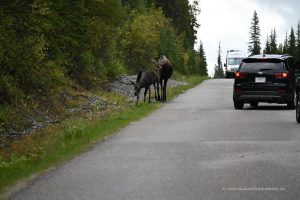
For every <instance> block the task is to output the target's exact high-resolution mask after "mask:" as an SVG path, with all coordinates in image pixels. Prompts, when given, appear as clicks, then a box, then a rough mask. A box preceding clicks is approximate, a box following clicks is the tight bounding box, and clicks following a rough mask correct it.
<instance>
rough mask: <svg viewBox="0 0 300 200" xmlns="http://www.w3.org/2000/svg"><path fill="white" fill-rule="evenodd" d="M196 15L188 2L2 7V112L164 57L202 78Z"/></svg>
mask: <svg viewBox="0 0 300 200" xmlns="http://www.w3.org/2000/svg"><path fill="white" fill-rule="evenodd" d="M199 12H200V9H199V5H198V3H197V1H194V2H193V3H189V1H188V0H174V1H165V0H100V1H99V0H59V1H50V0H9V1H5V0H4V1H0V45H1V46H0V86H1V87H0V104H2V105H3V104H12V103H15V102H16V101H18V100H19V99H26V98H27V97H33V98H34V96H37V95H49V94H50V95H51V94H54V93H56V92H57V91H58V90H59V89H60V88H62V87H64V86H66V85H70V84H72V83H76V84H80V85H82V86H84V87H86V88H91V87H93V86H95V85H99V84H100V85H101V84H103V83H106V82H108V81H110V80H112V79H115V78H116V77H118V76H119V75H122V74H132V73H136V72H137V71H139V70H141V69H152V67H153V66H152V65H151V59H157V58H158V57H159V56H160V55H162V54H164V55H166V56H167V57H168V58H169V59H170V60H171V61H172V64H173V67H174V70H175V71H177V72H179V73H182V74H199V75H207V69H206V65H207V64H206V58H205V52H204V47H203V45H202V43H200V45H199V47H198V49H197V50H194V45H195V43H196V33H197V31H196V30H197V28H198V27H199V24H198V23H197V20H196V16H197V15H198V14H199Z"/></svg>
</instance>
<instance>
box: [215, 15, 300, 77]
mask: <svg viewBox="0 0 300 200" xmlns="http://www.w3.org/2000/svg"><path fill="white" fill-rule="evenodd" d="M249 34H250V37H249V42H248V53H249V54H250V55H257V54H261V53H264V54H290V55H291V56H293V57H294V58H295V62H296V63H298V64H300V21H299V22H298V24H297V30H296V32H295V29H294V28H293V27H291V30H290V32H289V33H288V32H287V31H286V36H285V40H284V42H283V43H278V41H277V32H276V29H275V28H273V29H272V30H271V31H270V34H268V35H267V37H266V43H265V47H264V48H262V47H261V46H262V45H261V41H260V38H261V32H260V26H259V18H258V14H257V12H256V11H254V13H253V17H252V19H251V25H250V31H249ZM220 60H221V47H220V43H219V50H218V60H217V63H218V64H217V65H216V66H215V69H214V78H224V70H223V66H222V63H221V61H220Z"/></svg>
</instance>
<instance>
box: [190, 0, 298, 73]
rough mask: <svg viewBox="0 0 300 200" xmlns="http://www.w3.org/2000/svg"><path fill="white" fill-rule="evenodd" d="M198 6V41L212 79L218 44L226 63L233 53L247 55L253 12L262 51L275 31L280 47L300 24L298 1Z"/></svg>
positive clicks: (209, 1) (233, 0) (204, 1)
mask: <svg viewBox="0 0 300 200" xmlns="http://www.w3.org/2000/svg"><path fill="white" fill-rule="evenodd" d="M199 5H200V9H201V12H200V15H199V16H198V23H200V28H199V30H198V35H197V38H198V40H202V42H203V45H204V50H205V53H206V57H207V63H208V72H209V75H210V76H211V75H212V74H213V71H214V66H215V64H216V63H217V56H218V53H217V51H218V44H219V41H220V42H221V50H222V55H221V56H222V62H223V63H224V62H225V58H226V52H227V50H230V49H238V50H242V51H244V52H245V53H246V54H247V55H248V42H249V36H250V34H249V31H250V25H251V20H252V17H253V13H254V10H256V12H257V14H258V18H259V20H260V22H259V26H260V29H261V47H262V49H263V48H264V47H265V40H266V36H267V34H270V32H271V29H272V28H274V27H275V29H276V31H277V43H283V41H284V38H285V33H286V31H288V34H289V32H290V29H291V27H292V26H293V28H294V29H296V28H297V27H296V25H297V23H298V21H299V20H300V12H299V10H300V1H299V0H284V1H283V0H199ZM195 48H196V49H198V46H196V47H195Z"/></svg>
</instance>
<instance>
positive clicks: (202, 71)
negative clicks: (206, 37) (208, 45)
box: [199, 41, 208, 76]
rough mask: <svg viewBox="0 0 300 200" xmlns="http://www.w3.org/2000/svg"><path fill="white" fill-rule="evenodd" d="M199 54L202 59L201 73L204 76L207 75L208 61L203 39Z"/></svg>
mask: <svg viewBox="0 0 300 200" xmlns="http://www.w3.org/2000/svg"><path fill="white" fill-rule="evenodd" d="M199 56H200V59H201V63H200V74H201V75H203V76H207V75H208V74H207V61H206V56H205V52H204V47H203V43H202V41H200V46H199Z"/></svg>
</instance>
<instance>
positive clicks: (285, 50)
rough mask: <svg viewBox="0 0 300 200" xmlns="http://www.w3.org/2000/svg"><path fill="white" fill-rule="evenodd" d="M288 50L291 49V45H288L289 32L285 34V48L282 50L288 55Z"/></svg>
mask: <svg viewBox="0 0 300 200" xmlns="http://www.w3.org/2000/svg"><path fill="white" fill-rule="evenodd" d="M288 48H289V43H288V36H287V31H286V32H285V39H284V43H283V48H282V53H284V54H285V53H288Z"/></svg>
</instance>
